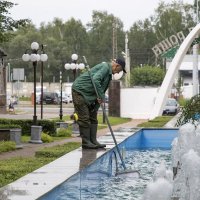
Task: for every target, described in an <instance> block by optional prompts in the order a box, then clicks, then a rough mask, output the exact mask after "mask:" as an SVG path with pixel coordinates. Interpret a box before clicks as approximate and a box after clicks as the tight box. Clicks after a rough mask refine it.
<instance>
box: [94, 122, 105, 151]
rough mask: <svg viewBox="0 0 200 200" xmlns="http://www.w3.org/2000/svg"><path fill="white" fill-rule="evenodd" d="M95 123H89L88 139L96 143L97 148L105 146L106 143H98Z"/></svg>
mask: <svg viewBox="0 0 200 200" xmlns="http://www.w3.org/2000/svg"><path fill="white" fill-rule="evenodd" d="M97 126H98V125H97V124H91V125H90V140H91V142H92V143H93V144H95V145H97V146H98V148H105V147H106V145H105V144H100V143H99V142H98V141H97Z"/></svg>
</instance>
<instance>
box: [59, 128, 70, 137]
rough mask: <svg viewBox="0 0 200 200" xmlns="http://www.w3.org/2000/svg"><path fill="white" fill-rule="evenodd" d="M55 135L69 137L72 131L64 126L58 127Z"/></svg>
mask: <svg viewBox="0 0 200 200" xmlns="http://www.w3.org/2000/svg"><path fill="white" fill-rule="evenodd" d="M56 136H57V137H71V136H72V133H71V131H69V130H68V129H66V128H59V129H58V130H57V133H56Z"/></svg>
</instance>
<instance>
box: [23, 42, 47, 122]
mask: <svg viewBox="0 0 200 200" xmlns="http://www.w3.org/2000/svg"><path fill="white" fill-rule="evenodd" d="M28 52H30V54H28ZM39 52H40V53H41V54H39ZM47 59H48V56H47V54H45V53H44V49H43V45H41V49H39V44H38V43H37V42H33V43H32V44H31V49H26V51H25V53H24V54H23V56H22V60H23V61H25V62H28V61H31V62H32V63H33V69H34V115H33V125H37V115H36V67H37V63H38V62H39V61H41V63H42V65H41V66H42V68H41V74H42V80H41V83H42V89H41V91H42V92H43V62H46V61H47ZM41 98H42V97H41ZM41 105H42V102H41ZM41 109H42V107H41ZM41 116H42V115H41Z"/></svg>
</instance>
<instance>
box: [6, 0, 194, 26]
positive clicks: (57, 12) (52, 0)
mask: <svg viewBox="0 0 200 200" xmlns="http://www.w3.org/2000/svg"><path fill="white" fill-rule="evenodd" d="M10 1H11V2H13V3H17V4H18V5H17V6H14V8H12V9H11V10H10V13H11V16H12V18H13V19H15V20H16V19H23V18H29V19H31V20H32V22H33V24H35V25H36V26H37V27H39V25H40V23H41V22H46V23H47V22H52V21H53V19H54V17H58V18H61V19H63V21H68V20H69V19H70V18H71V17H74V18H75V19H80V20H81V22H82V23H83V24H84V25H86V24H87V23H88V22H90V21H91V20H92V11H93V10H98V11H107V12H108V14H113V15H114V16H115V17H118V18H120V19H121V20H122V22H123V24H124V30H128V29H129V28H130V27H131V26H132V24H133V23H134V22H136V21H137V20H143V19H145V18H147V17H149V16H150V15H152V14H154V9H155V8H157V6H158V3H159V2H160V0H10ZM165 2H172V0H165ZM183 2H184V3H190V4H193V2H194V0H183Z"/></svg>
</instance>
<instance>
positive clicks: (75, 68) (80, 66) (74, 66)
mask: <svg viewBox="0 0 200 200" xmlns="http://www.w3.org/2000/svg"><path fill="white" fill-rule="evenodd" d="M71 59H72V63H66V64H65V69H66V70H70V69H71V70H72V71H73V75H74V81H75V79H76V74H77V71H78V70H79V69H80V70H83V69H84V68H85V65H84V63H80V64H77V60H78V55H77V54H72V56H71Z"/></svg>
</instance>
